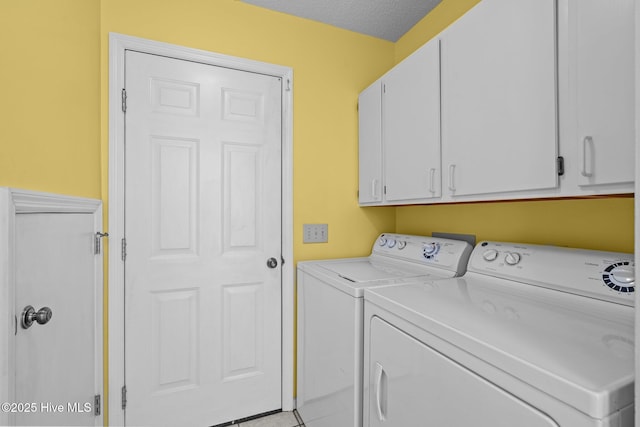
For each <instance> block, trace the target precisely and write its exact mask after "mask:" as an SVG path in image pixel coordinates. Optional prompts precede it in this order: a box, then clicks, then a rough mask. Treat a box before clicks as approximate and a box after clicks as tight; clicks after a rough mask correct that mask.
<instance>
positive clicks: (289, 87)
mask: <svg viewBox="0 0 640 427" xmlns="http://www.w3.org/2000/svg"><path fill="white" fill-rule="evenodd" d="M285 90H286V91H287V92H291V80H290V79H287V88H286V89H285Z"/></svg>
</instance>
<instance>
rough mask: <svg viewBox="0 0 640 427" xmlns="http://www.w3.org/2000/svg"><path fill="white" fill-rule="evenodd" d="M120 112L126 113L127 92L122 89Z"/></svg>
mask: <svg viewBox="0 0 640 427" xmlns="http://www.w3.org/2000/svg"><path fill="white" fill-rule="evenodd" d="M122 112H123V113H126V112H127V90H126V89H122Z"/></svg>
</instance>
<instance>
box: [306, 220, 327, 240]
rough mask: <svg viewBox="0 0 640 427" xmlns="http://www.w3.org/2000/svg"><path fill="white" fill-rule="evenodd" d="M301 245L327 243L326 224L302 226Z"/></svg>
mask: <svg viewBox="0 0 640 427" xmlns="http://www.w3.org/2000/svg"><path fill="white" fill-rule="evenodd" d="M302 232H303V237H302V243H327V242H328V241H329V225H328V224H303V225H302Z"/></svg>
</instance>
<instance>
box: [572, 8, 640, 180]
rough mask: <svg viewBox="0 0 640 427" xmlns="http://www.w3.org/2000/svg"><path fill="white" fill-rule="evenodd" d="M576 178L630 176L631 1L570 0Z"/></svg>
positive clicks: (632, 97) (632, 137) (629, 178)
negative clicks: (577, 154)
mask: <svg viewBox="0 0 640 427" xmlns="http://www.w3.org/2000/svg"><path fill="white" fill-rule="evenodd" d="M569 4H570V10H569V16H570V18H569V19H570V20H571V21H570V22H571V23H573V26H572V29H573V31H572V33H571V34H570V35H569V37H570V40H572V47H573V49H574V50H575V52H576V58H575V60H576V63H575V69H574V71H573V72H574V73H575V74H573V77H574V78H575V79H576V85H577V88H576V89H577V92H576V95H577V114H578V141H577V143H578V153H579V156H578V160H579V162H580V167H579V176H578V183H579V184H580V185H595V184H616V183H625V182H633V180H634V111H635V109H634V92H633V87H634V69H635V68H634V67H635V66H634V58H635V55H634V1H633V0H573V1H571V2H570V3H569Z"/></svg>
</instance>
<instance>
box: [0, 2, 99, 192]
mask: <svg viewBox="0 0 640 427" xmlns="http://www.w3.org/2000/svg"><path fill="white" fill-rule="evenodd" d="M99 12H100V1H99V0H56V1H50V0H19V1H3V2H2V4H1V5H0V53H1V54H0V76H1V77H2V81H3V82H4V83H3V84H4V86H3V89H2V102H0V117H1V119H0V123H1V124H0V186H7V187H16V188H25V189H30V190H40V191H49V192H55V193H63V194H71V195H76V196H85V197H94V198H100V193H101V191H100V179H101V178H100V98H99V96H100V38H99V28H100V16H99Z"/></svg>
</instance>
